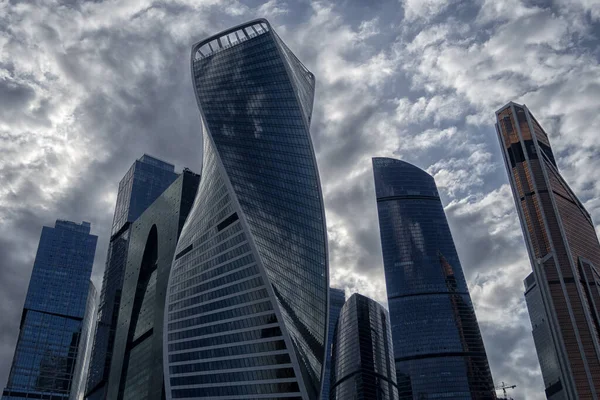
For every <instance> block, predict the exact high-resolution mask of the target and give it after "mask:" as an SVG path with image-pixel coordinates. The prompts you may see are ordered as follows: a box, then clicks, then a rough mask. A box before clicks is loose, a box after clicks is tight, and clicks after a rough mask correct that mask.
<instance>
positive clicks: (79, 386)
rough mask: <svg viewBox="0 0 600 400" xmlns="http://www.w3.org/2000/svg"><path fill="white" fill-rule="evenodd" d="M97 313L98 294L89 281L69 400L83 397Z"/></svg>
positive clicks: (77, 399)
mask: <svg viewBox="0 0 600 400" xmlns="http://www.w3.org/2000/svg"><path fill="white" fill-rule="evenodd" d="M97 312H98V292H97V291H96V286H94V284H93V283H92V282H91V281H90V289H89V292H88V297H87V303H86V306H85V315H84V317H83V328H82V330H81V338H80V339H79V353H78V357H77V363H76V364H75V372H74V375H73V384H72V385H71V386H72V389H71V396H70V399H71V400H83V398H84V396H85V385H86V382H87V377H88V371H89V367H90V359H91V355H92V340H93V339H94V329H95V327H96V317H97Z"/></svg>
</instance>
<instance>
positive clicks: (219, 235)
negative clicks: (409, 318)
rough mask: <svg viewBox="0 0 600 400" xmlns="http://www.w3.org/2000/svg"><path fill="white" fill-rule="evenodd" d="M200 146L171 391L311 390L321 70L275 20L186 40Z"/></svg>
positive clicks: (172, 317) (178, 286)
mask: <svg viewBox="0 0 600 400" xmlns="http://www.w3.org/2000/svg"><path fill="white" fill-rule="evenodd" d="M192 79H193V83H194V89H195V92H196V100H197V102H198V107H199V109H200V113H201V116H202V122H203V137H204V155H203V169H202V180H201V182H200V188H199V189H198V194H197V196H196V201H195V204H194V207H193V208H192V211H191V213H190V216H189V217H188V220H187V221H186V224H185V226H184V228H183V231H182V233H181V237H180V240H179V243H178V246H177V252H176V256H175V260H174V263H173V267H172V269H171V276H170V281H169V288H168V293H167V311H165V314H166V315H165V329H164V331H165V333H166V335H165V341H166V343H165V345H164V349H165V356H164V360H165V376H166V377H167V379H165V383H166V395H167V399H175V398H182V397H193V398H209V397H216V396H224V397H227V398H244V399H257V398H265V397H267V396H270V397H273V398H275V397H278V398H279V397H286V398H288V399H305V400H308V399H310V400H317V399H318V398H319V394H320V390H321V379H322V374H323V364H324V356H325V342H326V338H327V314H328V294H329V293H328V292H329V291H328V288H329V284H328V264H327V239H326V229H325V215H324V209H323V200H322V194H321V187H320V183H319V175H318V171H317V165H316V160H315V156H314V152H313V148H312V143H311V138H310V134H309V124H310V117H311V112H312V103H313V93H314V84H315V81H314V76H313V75H312V74H311V73H310V72H309V71H308V70H307V69H306V68H305V67H304V66H303V65H302V63H300V61H299V60H298V59H297V58H296V56H295V55H294V54H293V53H292V52H291V51H290V50H289V49H288V48H287V47H286V46H285V44H284V43H283V42H282V41H281V39H280V38H279V37H278V36H277V34H276V33H275V32H274V31H273V29H272V28H271V26H270V25H269V23H268V22H267V21H266V20H264V19H259V20H254V21H251V22H248V23H246V24H243V25H239V26H236V27H234V28H231V29H228V30H226V31H224V32H221V33H219V34H217V35H215V36H212V37H210V38H208V39H206V40H204V41H202V42H200V43H198V44H196V45H194V46H193V49H192Z"/></svg>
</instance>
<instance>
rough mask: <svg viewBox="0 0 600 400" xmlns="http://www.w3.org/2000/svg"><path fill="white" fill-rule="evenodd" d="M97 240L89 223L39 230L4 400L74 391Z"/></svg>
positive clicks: (60, 223)
mask: <svg viewBox="0 0 600 400" xmlns="http://www.w3.org/2000/svg"><path fill="white" fill-rule="evenodd" d="M97 240H98V237H97V236H94V235H90V224H89V222H82V223H81V224H76V223H74V222H69V221H61V220H58V221H56V224H55V225H54V228H51V227H47V226H45V227H44V228H43V229H42V235H41V237H40V243H39V246H38V250H37V254H36V256H35V262H34V264H33V271H32V273H31V280H30V281H29V289H28V290H27V297H26V299H25V307H24V308H23V315H22V316H21V327H20V332H19V339H18V341H17V347H16V349H15V356H14V358H13V363H12V367H11V371H10V375H9V378H8V383H7V385H6V389H4V393H3V395H2V399H3V400H13V399H21V398H22V399H25V398H28V399H33V398H37V399H50V398H52V399H53V400H60V399H64V400H67V399H69V396H70V395H72V394H74V393H75V392H76V390H77V387H76V386H77V382H75V380H74V378H76V376H75V375H76V370H75V366H76V365H80V364H81V357H84V353H85V346H84V344H83V343H82V341H84V340H85V338H84V336H85V317H86V310H88V309H89V308H88V305H89V304H88V293H90V283H91V282H90V276H91V274H92V265H93V263H94V255H95V253H96V242H97ZM87 315H89V312H88V313H87Z"/></svg>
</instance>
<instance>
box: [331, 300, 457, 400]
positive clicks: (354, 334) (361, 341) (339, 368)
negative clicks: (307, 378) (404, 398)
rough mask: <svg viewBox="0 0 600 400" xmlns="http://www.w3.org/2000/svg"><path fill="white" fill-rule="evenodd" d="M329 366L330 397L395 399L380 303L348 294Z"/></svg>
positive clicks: (341, 399) (393, 371) (389, 344)
mask: <svg viewBox="0 0 600 400" xmlns="http://www.w3.org/2000/svg"><path fill="white" fill-rule="evenodd" d="M331 365H332V367H331V393H330V395H329V398H330V399H331V400H349V399H353V400H398V387H397V385H396V368H395V367H394V350H393V346H392V333H391V331H390V320H389V317H388V313H387V311H386V310H385V308H383V306H382V305H381V304H379V303H377V302H376V301H375V300H372V299H370V298H368V297H365V296H362V295H360V294H358V293H355V294H353V295H352V296H350V298H349V299H348V301H347V302H346V303H345V304H344V306H343V307H342V309H341V311H340V315H339V318H338V321H337V323H336V327H335V334H334V340H333V347H332V355H331ZM446 398H449V397H446Z"/></svg>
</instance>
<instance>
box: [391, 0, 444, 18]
mask: <svg viewBox="0 0 600 400" xmlns="http://www.w3.org/2000/svg"><path fill="white" fill-rule="evenodd" d="M402 2H403V4H404V18H405V20H406V21H413V20H416V19H429V18H432V17H435V16H436V15H438V14H439V13H441V12H442V11H444V10H445V9H447V8H448V7H450V6H451V5H452V4H453V3H454V1H448V0H402Z"/></svg>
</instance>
